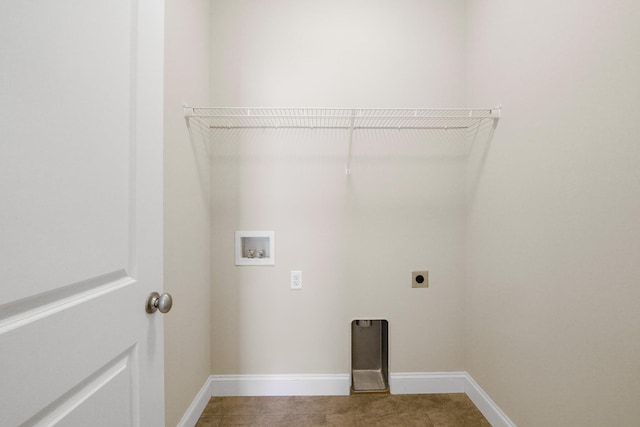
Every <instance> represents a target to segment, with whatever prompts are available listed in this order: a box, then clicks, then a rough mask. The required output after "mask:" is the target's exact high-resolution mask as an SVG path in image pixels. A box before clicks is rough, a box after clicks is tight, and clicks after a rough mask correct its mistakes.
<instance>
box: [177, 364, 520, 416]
mask: <svg viewBox="0 0 640 427" xmlns="http://www.w3.org/2000/svg"><path fill="white" fill-rule="evenodd" d="M389 383H390V384H389V385H390V389H391V394H433V393H466V394H467V395H468V396H469V398H470V399H471V401H472V402H473V403H474V404H475V405H476V406H477V407H478V409H479V410H480V412H482V415H484V416H485V418H486V419H487V420H488V421H489V422H490V423H491V425H492V426H493V427H516V425H515V424H514V423H513V422H512V421H511V420H510V419H509V417H507V415H506V414H505V413H504V412H502V410H501V409H500V408H499V407H498V405H496V404H495V402H493V400H491V398H490V397H489V396H488V395H487V393H485V392H484V390H482V388H481V387H480V386H479V385H478V384H477V383H476V382H475V381H474V380H473V378H471V376H470V375H469V374H468V373H467V372H400V373H395V374H390V375H389ZM350 387H351V384H350V376H349V374H334V375H332V374H329V375H304V374H303V375H211V376H210V377H209V378H207V381H206V382H205V384H204V385H203V386H202V388H201V389H200V391H199V392H198V394H197V395H196V398H195V399H194V401H193V402H192V403H191V405H190V406H189V409H187V412H186V413H185V414H184V416H183V417H182V420H180V422H179V423H178V426H177V427H193V426H195V424H196V422H197V421H198V418H199V417H200V414H202V411H203V410H204V408H205V407H206V406H207V402H208V401H209V398H210V397H212V396H346V395H348V394H349V391H350Z"/></svg>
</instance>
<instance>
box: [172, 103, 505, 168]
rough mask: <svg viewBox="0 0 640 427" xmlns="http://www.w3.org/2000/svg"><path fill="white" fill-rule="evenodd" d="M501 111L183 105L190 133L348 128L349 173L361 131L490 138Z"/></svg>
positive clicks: (499, 108)
mask: <svg viewBox="0 0 640 427" xmlns="http://www.w3.org/2000/svg"><path fill="white" fill-rule="evenodd" d="M501 111H502V108H501V107H499V106H498V107H494V108H239V107H226V108H225V107H184V117H185V120H186V121H187V127H189V132H190V133H191V123H192V122H194V123H195V124H197V125H198V126H199V127H200V128H201V129H202V130H207V131H210V132H211V131H214V130H217V131H224V130H225V129H344V130H346V131H347V132H348V135H349V137H348V138H349V139H348V141H349V144H348V154H347V167H346V173H347V174H350V173H351V167H350V165H351V146H352V143H353V134H354V132H355V131H357V130H361V129H381V130H385V129H396V130H400V131H402V130H443V131H447V130H462V132H464V133H465V134H467V135H469V134H470V135H473V140H474V141H475V139H476V138H477V135H478V131H479V129H480V127H481V125H482V124H483V122H485V121H490V122H491V129H492V130H491V132H490V136H489V139H491V137H492V136H493V130H494V129H495V127H496V126H497V123H498V120H499V119H500V114H501Z"/></svg>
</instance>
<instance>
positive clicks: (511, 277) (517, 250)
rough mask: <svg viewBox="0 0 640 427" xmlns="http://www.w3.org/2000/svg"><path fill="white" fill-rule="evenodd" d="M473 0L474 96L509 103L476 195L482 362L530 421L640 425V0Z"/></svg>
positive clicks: (505, 400) (472, 249) (474, 364)
mask: <svg viewBox="0 0 640 427" xmlns="http://www.w3.org/2000/svg"><path fill="white" fill-rule="evenodd" d="M469 5H470V9H469V24H470V25H469V46H468V52H469V69H468V75H469V88H470V95H471V96H470V100H471V101H472V102H476V101H484V100H485V99H487V98H488V97H490V98H491V99H497V100H499V101H500V102H502V103H503V104H504V117H503V119H502V120H501V122H500V125H499V126H498V129H497V133H496V135H495V138H494V140H493V143H492V145H491V147H490V148H489V149H488V151H487V156H486V161H485V163H484V166H483V168H482V170H481V173H480V174H479V177H478V178H477V182H475V183H474V185H476V186H477V190H476V191H475V192H474V194H473V195H472V203H471V204H470V213H469V219H468V245H469V248H468V259H469V263H468V296H469V310H468V325H469V328H468V334H469V340H468V356H467V363H466V367H467V370H468V371H469V372H470V373H471V375H472V376H473V378H474V379H475V380H476V381H478V383H479V384H480V385H481V386H482V387H483V388H484V389H485V390H486V391H487V393H488V394H489V395H490V396H491V397H492V398H493V399H494V400H495V401H496V402H497V404H498V405H499V406H500V407H501V408H502V409H503V410H504V411H506V413H507V414H508V415H509V416H510V417H511V419H512V420H513V421H514V422H515V423H516V424H517V425H518V426H520V427H527V426H569V425H571V426H577V425H579V426H603V425H608V426H623V425H625V426H628V425H636V424H637V423H638V420H639V419H640V406H638V397H639V396H640V362H639V361H640V327H639V325H640V310H639V309H638V303H639V302H640V286H639V284H640V280H639V278H640V169H639V168H638V165H639V164H640V144H639V143H638V135H639V134H640V120H638V117H639V116H640V103H639V102H638V100H640V84H639V80H638V76H639V75H640V55H639V54H638V41H639V40H640V26H638V22H640V3H638V2H637V1H632V0H629V1H614V2H602V1H585V2H558V1H550V0H544V1H536V2H513V1H474V2H469ZM476 166H477V165H476Z"/></svg>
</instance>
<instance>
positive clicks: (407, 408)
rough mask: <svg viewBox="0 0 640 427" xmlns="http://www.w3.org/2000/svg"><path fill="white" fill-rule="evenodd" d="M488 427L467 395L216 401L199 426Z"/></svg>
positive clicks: (290, 397) (288, 397) (241, 398)
mask: <svg viewBox="0 0 640 427" xmlns="http://www.w3.org/2000/svg"><path fill="white" fill-rule="evenodd" d="M238 425H241V426H278V427H288V426H295V427H298V426H300V427H307V426H309V427H313V426H340V427H356V426H367V427H368V426H424V427H457V426H464V427H490V426H491V424H489V422H488V421H487V420H486V419H485V418H484V417H483V416H482V414H481V413H480V411H479V410H478V409H477V408H476V407H475V406H474V404H473V403H472V402H471V400H469V398H468V397H467V395H465V394H464V393H460V394H404V395H401V394H395V395H385V394H359V395H352V396H285V397H281V396H274V397H212V398H211V400H210V401H209V404H208V405H207V407H206V408H205V410H204V412H203V413H202V415H201V416H200V420H199V421H198V423H197V424H196V427H221V426H238Z"/></svg>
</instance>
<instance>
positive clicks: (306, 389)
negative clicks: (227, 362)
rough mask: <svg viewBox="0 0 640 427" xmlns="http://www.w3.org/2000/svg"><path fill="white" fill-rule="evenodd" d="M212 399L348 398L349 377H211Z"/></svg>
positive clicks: (344, 375)
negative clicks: (236, 397) (344, 396)
mask: <svg viewBox="0 0 640 427" xmlns="http://www.w3.org/2000/svg"><path fill="white" fill-rule="evenodd" d="M209 378H210V381H211V395H212V396H343V395H348V394H349V387H350V377H349V375H348V374H335V375H331V374H329V375H304V374H303V375H212V376H211V377H209Z"/></svg>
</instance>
